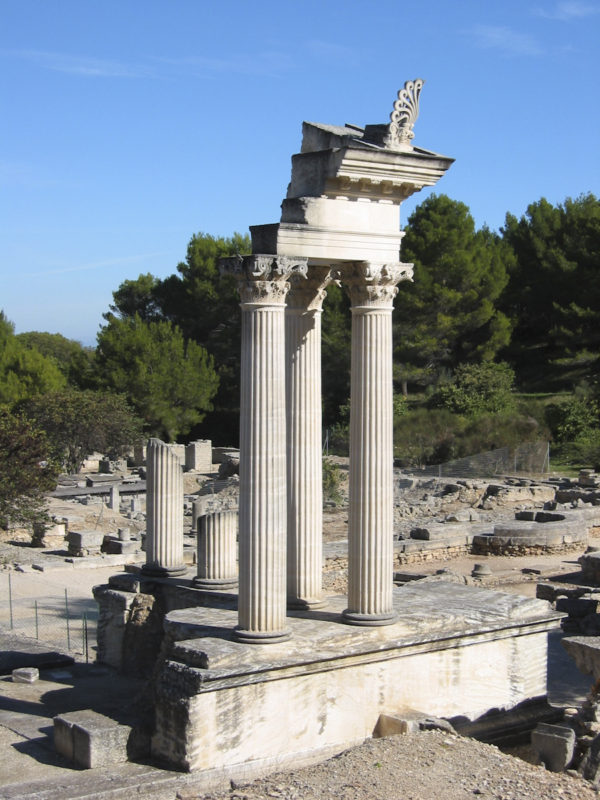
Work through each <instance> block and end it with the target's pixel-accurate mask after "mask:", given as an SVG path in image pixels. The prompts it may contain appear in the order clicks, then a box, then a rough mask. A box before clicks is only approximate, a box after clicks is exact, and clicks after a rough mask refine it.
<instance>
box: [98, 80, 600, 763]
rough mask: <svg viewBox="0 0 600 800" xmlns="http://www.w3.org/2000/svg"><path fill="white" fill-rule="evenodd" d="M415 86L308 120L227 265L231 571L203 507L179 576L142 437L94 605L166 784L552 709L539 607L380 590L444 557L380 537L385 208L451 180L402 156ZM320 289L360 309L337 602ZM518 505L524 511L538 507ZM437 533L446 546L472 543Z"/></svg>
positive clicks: (518, 534)
mask: <svg viewBox="0 0 600 800" xmlns="http://www.w3.org/2000/svg"><path fill="white" fill-rule="evenodd" d="M422 86H423V81H421V80H416V81H409V82H408V83H407V84H406V85H405V88H404V89H403V90H401V91H400V92H399V94H398V99H397V101H396V102H395V103H394V108H393V111H392V115H391V119H390V123H389V124H387V125H367V126H366V127H364V128H361V127H358V126H349V125H347V126H343V127H337V126H331V125H321V124H315V123H304V125H303V143H302V149H301V152H300V153H298V154H297V155H295V156H293V158H292V179H291V183H290V186H289V189H288V194H287V197H286V199H285V200H284V201H283V203H282V215H281V220H280V222H278V223H275V224H272V225H262V226H255V227H253V228H251V232H252V251H253V252H252V254H251V255H249V256H244V257H236V258H231V259H225V260H224V261H223V263H222V269H223V271H224V272H226V273H228V274H232V275H234V276H235V278H236V280H237V281H238V287H239V291H240V297H241V309H242V358H241V363H242V375H241V424H240V428H241V446H240V458H239V523H238V526H239V536H238V538H239V558H238V567H237V570H236V568H235V566H234V563H235V554H234V553H233V554H232V551H233V549H234V547H235V531H236V524H235V516H236V515H235V513H233V514H232V513H231V509H227V510H217V509H208V513H204V514H203V513H198V510H197V512H196V520H197V525H198V530H197V535H198V554H199V555H198V568H197V570H196V574H195V575H191V576H189V577H188V576H187V572H186V569H185V563H184V560H183V541H182V527H183V524H182V508H183V490H182V483H181V467H182V463H181V458H180V457H177V455H176V454H175V453H174V452H173V450H172V449H170V448H169V447H168V446H166V445H165V444H164V443H162V442H160V441H158V440H151V441H150V442H149V444H148V448H147V453H146V458H147V481H148V484H147V504H148V515H147V538H146V563H145V565H144V567H143V568H142V569H141V571H140V572H139V573H137V574H129V575H121V576H114V577H113V578H112V579H111V580H110V582H109V584H108V585H107V586H104V587H97V588H96V589H95V596H96V598H97V599H98V601H99V604H100V611H101V616H100V625H99V645H100V657H101V659H102V660H103V661H105V662H107V663H110V664H112V665H113V666H116V667H117V668H119V669H121V670H123V671H127V670H129V669H133V670H136V671H137V672H138V673H139V672H140V671H144V665H145V674H147V675H148V676H150V677H151V686H152V696H153V703H154V722H153V729H152V732H151V744H150V752H151V755H152V756H153V757H154V758H157V759H159V760H160V761H161V762H162V763H166V764H168V765H170V766H172V767H175V768H177V769H184V770H208V771H211V770H213V771H219V770H224V769H229V768H231V767H233V766H235V765H238V766H240V765H244V767H245V768H247V770H248V774H250V773H251V772H252V770H265V769H269V768H270V767H272V766H274V765H277V767H278V768H282V767H283V766H285V764H287V763H292V762H293V763H298V759H302V758H303V757H306V756H307V755H309V756H310V757H311V758H314V757H315V755H316V754H318V755H320V756H321V757H323V756H325V755H327V754H330V753H333V752H337V751H339V750H341V749H344V748H346V747H348V746H351V745H353V744H355V743H358V742H361V741H363V740H364V739H365V738H367V737H369V736H371V735H373V733H374V731H376V730H379V729H380V728H381V726H379V728H378V725H379V720H380V719H381V718H382V717H388V718H389V717H390V716H394V714H397V713H400V712H403V711H404V712H405V711H407V709H408V710H410V711H411V712H419V711H426V712H427V714H428V715H434V716H437V717H442V716H443V717H449V718H455V717H461V718H463V719H468V720H477V719H479V718H481V717H483V716H485V715H486V714H488V712H490V710H491V709H511V708H514V707H515V706H518V705H520V704H523V703H525V704H527V703H532V702H533V703H535V702H537V701H538V700H539V701H543V700H544V698H545V692H546V659H547V634H548V631H551V630H554V629H556V628H557V627H558V626H559V623H560V618H561V614H560V613H558V612H557V611H556V610H555V609H553V608H552V607H551V605H550V604H549V603H548V602H547V601H545V600H542V599H539V598H538V599H532V598H524V597H519V596H517V595H507V594H504V593H502V592H498V591H493V590H491V589H485V588H481V587H477V588H474V587H473V586H467V585H459V584H454V583H451V582H448V581H434V582H427V581H423V582H420V581H417V582H413V583H411V584H407V585H404V586H401V587H395V586H394V582H393V573H394V566H395V559H396V556H397V555H400V554H401V550H402V548H404V555H405V556H406V557H409V556H410V553H409V552H408V550H410V546H411V545H412V546H413V548H414V553H416V554H420V553H422V552H423V551H424V550H426V549H428V547H429V545H427V546H424V545H423V543H431V542H435V544H436V545H437V546H438V549H439V539H440V531H439V529H438V528H436V527H435V526H434V525H427V526H426V527H425V526H420V528H418V529H417V527H416V526H413V527H414V530H413V531H410V535H409V536H408V537H407V538H403V539H400V538H398V539H397V540H396V542H395V541H394V473H393V458H392V456H393V453H392V371H391V366H392V350H391V313H392V306H393V298H394V296H395V294H396V292H397V284H398V283H400V282H401V281H403V280H409V279H410V277H411V274H412V265H410V264H404V263H402V262H401V261H400V260H399V254H400V246H401V240H402V235H403V234H402V232H401V231H400V230H399V225H398V218H399V207H400V204H401V202H402V201H403V200H404V199H405V198H406V197H409V196H410V195H411V194H412V193H414V192H415V191H418V190H419V189H420V188H422V187H423V186H432V185H434V184H435V183H436V182H437V181H438V180H439V179H440V178H441V177H442V175H443V174H444V172H445V171H446V170H447V169H448V168H449V166H450V164H451V163H452V160H451V159H449V158H447V157H445V156H441V155H438V154H436V153H433V152H431V151H427V150H424V149H422V148H418V147H416V146H415V145H414V144H413V141H412V140H413V136H414V134H413V125H414V122H415V119H416V116H417V113H418V102H419V95H420V91H421V89H422ZM331 281H339V282H340V283H341V284H342V286H344V288H345V289H346V291H347V292H348V294H349V297H350V301H351V311H352V371H351V420H350V440H351V443H350V452H351V458H350V464H349V507H348V554H347V557H348V591H347V596H327V595H325V593H324V592H323V588H322V565H323V549H322V537H321V531H322V514H323V502H322V483H321V391H320V313H321V304H322V302H323V299H324V295H325V288H326V286H327V285H328V283H329V282H331ZM457 486H458V490H457V491H458V493H460V492H462V491H463V490H465V491H475V489H474V488H473V487H467V486H466V485H465V486H461V485H460V484H459V483H457ZM505 488H506V487H504V486H499V487H498V488H497V491H496V493H494V492H491V491H488V493H487V494H486V498H487V499H486V500H483V501H482V502H483V506H482V510H486V508H485V503H486V502H487V503H488V504H490V506H491V507H493V506H494V504H497V503H498V502H499V501H498V497H499V496H500V495H502V493H503V492H504V491H505ZM514 488H516V489H517V490H518V491H519V494H520V495H521V500H522V498H523V496H524V495H525V494H527V493H529V495H530V496H531V494H532V493H535V487H532V486H525V487H522V486H516V487H514ZM521 490H522V491H521ZM551 493H552V496H553V497H554V495H555V489H554V488H552V490H551ZM449 494H452V492H451V491H449ZM542 494H543V492H540V495H542ZM548 494H550V490H548ZM548 501H549V500H548ZM538 502H540V503H541V504H542V505H543V504H544V502H546V500H542V499H541V496H540V497H538ZM203 511H207V509H206V508H205V509H203ZM546 511H547V512H548V513H549V510H548V509H546ZM477 514H478V512H476V511H474V512H473V517H477ZM559 516H561V512H560V511H557V512H556V514H555V516H554V517H553V518H552V519H549V518H544V519H542V518H541V517H540V518H539V519H537V518H536V517H535V516H534V517H533V519H527V520H515V523H514V525H513V526H512V527H511V529H510V531H507V530H506V529H502V530H498V531H494V536H493V537H492V538H494V539H495V537H496V533H497V535H498V539H497V540H496V541H497V543H500V540H510V545H509V546H521V545H520V544H518V543H517V544H514V542H517V540H519V541H521V542H522V541H524V540H526V542H525V545H524V546H528V547H529V546H532V547H536V546H538V545H537V544H536V541H537V539H536V537H538V538H540V537H541V539H544V542H545V544H544V546H561V547H568V546H570V545H571V544H572V543H573V542H572V540H570V537H572V536H574V533H573V531H572V527H570V526H571V523H570V522H569V521H568V519H567V515H566V514H565V515H564V519H559V518H558V517H559ZM588 522H589V520H588V519H587V518H584V516H582V517H581V525H584V523H585V525H587V524H588ZM460 523H461V521H460V520H457V522H456V523H454V524H460ZM464 523H465V524H467V523H468V524H470V525H476V524H477V523H476V522H475V520H473V521H471V517H470V518H469V520H468V521H466V520H465V521H464ZM521 523H522V524H521ZM511 524H512V523H511ZM556 525H561V526H562V527H563V530H564V531H565V532H564V533H563V534H561V535H562V537H563V538H562V539H561V540H560V541H559V540H558V538H556V537H557V536H558V534H557V533H556V532H557V530H558V529H557V528H556V527H552V526H556ZM440 527H441V528H443V529H444V533H442V534H441V538H444V537H445V538H446V542H445V546H447V547H451V546H452V545H450V544H448V542H449V541H456V542H457V543H459V546H461V547H462V546H463V543H462V542H461V541H460V536H463V540H462V541H464V546H467V545H468V544H469V543H468V535H467V536H466V537H465V536H464V535H463V534H459V533H458V531H457V530H455V531H452V524H446V523H444V524H442V525H441V526H440ZM525 531H527V535H525V533H524V532H525ZM532 531H533V532H534V534H531V532H532ZM540 531H541V533H539V532H540ZM530 534H531V535H530ZM469 535H470V534H469ZM454 536H456V539H453V537H454ZM476 536H477V534H474V535H473V536H472V539H471V545H472V544H473V542H474V540H475V538H476ZM541 539H540V540H541ZM406 548H408V550H407V549H406ZM429 549H431V548H429ZM236 579H237V587H236V586H235V582H236ZM236 588H237V592H236V591H235V589H236ZM136 619H137V620H138V621H141V622H142V624H139V625H135V624H130V623H131V622H132V620H136ZM267 645H268V646H267ZM357 698H360V702H357Z"/></svg>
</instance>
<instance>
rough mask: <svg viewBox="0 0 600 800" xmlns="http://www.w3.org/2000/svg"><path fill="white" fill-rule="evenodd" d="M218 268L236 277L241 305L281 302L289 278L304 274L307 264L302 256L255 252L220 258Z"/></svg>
mask: <svg viewBox="0 0 600 800" xmlns="http://www.w3.org/2000/svg"><path fill="white" fill-rule="evenodd" d="M219 271H220V272H221V274H222V275H233V277H234V278H236V280H237V281H238V291H239V293H240V298H241V301H242V305H245V304H248V303H258V304H260V305H283V304H284V303H285V297H286V294H287V292H288V290H289V288H290V285H289V283H288V278H290V277H291V276H292V275H296V274H299V275H306V272H307V265H306V259H305V258H290V257H289V256H272V255H262V254H258V255H249V256H232V257H230V258H222V259H221V260H220V261H219Z"/></svg>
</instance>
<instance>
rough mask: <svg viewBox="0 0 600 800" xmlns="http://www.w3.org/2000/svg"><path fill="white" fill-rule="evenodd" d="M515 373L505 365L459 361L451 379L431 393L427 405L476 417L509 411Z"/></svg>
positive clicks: (513, 405)
mask: <svg viewBox="0 0 600 800" xmlns="http://www.w3.org/2000/svg"><path fill="white" fill-rule="evenodd" d="M514 382H515V373H514V371H513V370H512V369H511V367H509V365H508V364H506V363H504V362H500V363H498V364H496V363H494V362H491V361H488V362H484V363H483V364H461V365H460V366H459V367H457V368H456V372H455V373H454V376H453V378H452V379H451V380H450V381H449V382H448V383H444V384H442V385H440V386H439V387H438V389H437V390H436V391H435V392H434V394H433V396H432V398H431V401H430V405H431V406H432V407H434V408H445V409H447V410H448V411H451V412H453V413H454V414H464V415H466V416H471V417H472V416H476V415H478V414H486V413H487V414H499V413H507V412H509V411H512V410H513V409H514V407H515V397H514V393H513V389H514Z"/></svg>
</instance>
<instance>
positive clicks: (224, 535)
mask: <svg viewBox="0 0 600 800" xmlns="http://www.w3.org/2000/svg"><path fill="white" fill-rule="evenodd" d="M237 523H238V513H237V511H215V512H214V513H211V514H204V515H202V516H201V517H199V518H198V523H197V525H198V529H197V536H198V574H197V576H196V577H195V578H194V586H197V587H198V588H199V589H231V588H233V587H234V586H237V582H238V580H237V558H236V555H237V547H236V533H237Z"/></svg>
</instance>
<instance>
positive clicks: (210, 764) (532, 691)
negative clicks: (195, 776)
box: [152, 583, 559, 770]
mask: <svg viewBox="0 0 600 800" xmlns="http://www.w3.org/2000/svg"><path fill="white" fill-rule="evenodd" d="M344 606H345V598H343V597H335V598H328V600H327V603H326V605H325V606H324V608H323V609H319V610H318V611H312V612H301V611H298V612H294V613H293V614H291V615H289V616H288V618H287V623H288V624H289V626H290V629H291V633H292V637H291V639H290V641H288V642H286V643H281V644H271V645H262V646H256V645H248V644H243V643H240V642H236V641H234V640H233V636H232V631H233V626H234V625H235V622H236V615H235V612H234V611H228V610H226V609H199V608H195V609H187V610H184V611H175V612H172V613H170V614H168V615H167V617H166V621H165V628H166V633H167V637H168V639H167V641H168V642H169V643H170V644H169V645H168V646H167V647H165V652H166V658H165V660H164V662H163V663H162V666H161V667H160V668H159V669H158V672H157V683H156V732H155V735H154V737H153V740H152V754H153V756H154V757H156V758H158V759H160V760H163V761H166V762H167V763H169V764H170V765H171V766H173V767H176V768H178V769H185V770H199V769H211V768H218V767H224V766H226V765H227V766H234V765H238V764H242V763H253V764H260V763H263V762H264V763H267V762H273V761H278V760H280V761H282V762H285V761H286V760H288V759H290V758H292V757H296V756H299V755H301V754H303V753H307V752H311V753H316V752H318V751H320V750H323V751H328V752H331V750H332V749H339V750H341V749H344V748H346V747H350V746H352V745H354V744H356V743H358V742H361V741H363V740H364V739H365V738H368V737H370V736H371V735H372V734H373V731H374V729H375V726H376V724H377V720H378V719H379V715H380V714H383V713H384V714H394V713H397V712H399V711H401V710H405V709H407V708H412V709H418V710H421V711H425V712H426V713H428V714H431V715H435V716H444V717H451V716H455V715H461V716H464V717H467V718H469V719H476V718H477V717H480V716H482V715H483V714H485V713H486V712H488V711H489V710H490V709H491V708H498V709H508V708H512V707H514V706H516V705H518V704H519V703H521V702H522V701H524V700H527V699H529V698H533V697H538V696H542V695H545V692H546V655H547V646H546V639H547V631H548V630H551V629H554V628H556V627H557V626H558V620H559V615H557V614H556V613H555V612H553V611H552V610H551V608H550V606H549V605H548V604H547V603H545V602H543V601H539V600H530V599H526V598H523V597H519V596H517V595H508V594H503V593H501V592H494V591H489V590H485V589H478V588H471V587H465V586H457V585H455V584H439V583H438V584H435V586H433V587H432V586H427V585H421V586H419V585H418V584H412V585H410V586H406V587H403V588H401V589H396V590H395V591H394V607H395V610H396V613H397V614H398V616H399V622H397V623H395V624H393V625H389V626H384V627H375V628H368V629H363V628H361V629H356V628H354V627H350V626H345V625H343V624H341V621H340V620H341V612H342V611H343V609H344Z"/></svg>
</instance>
